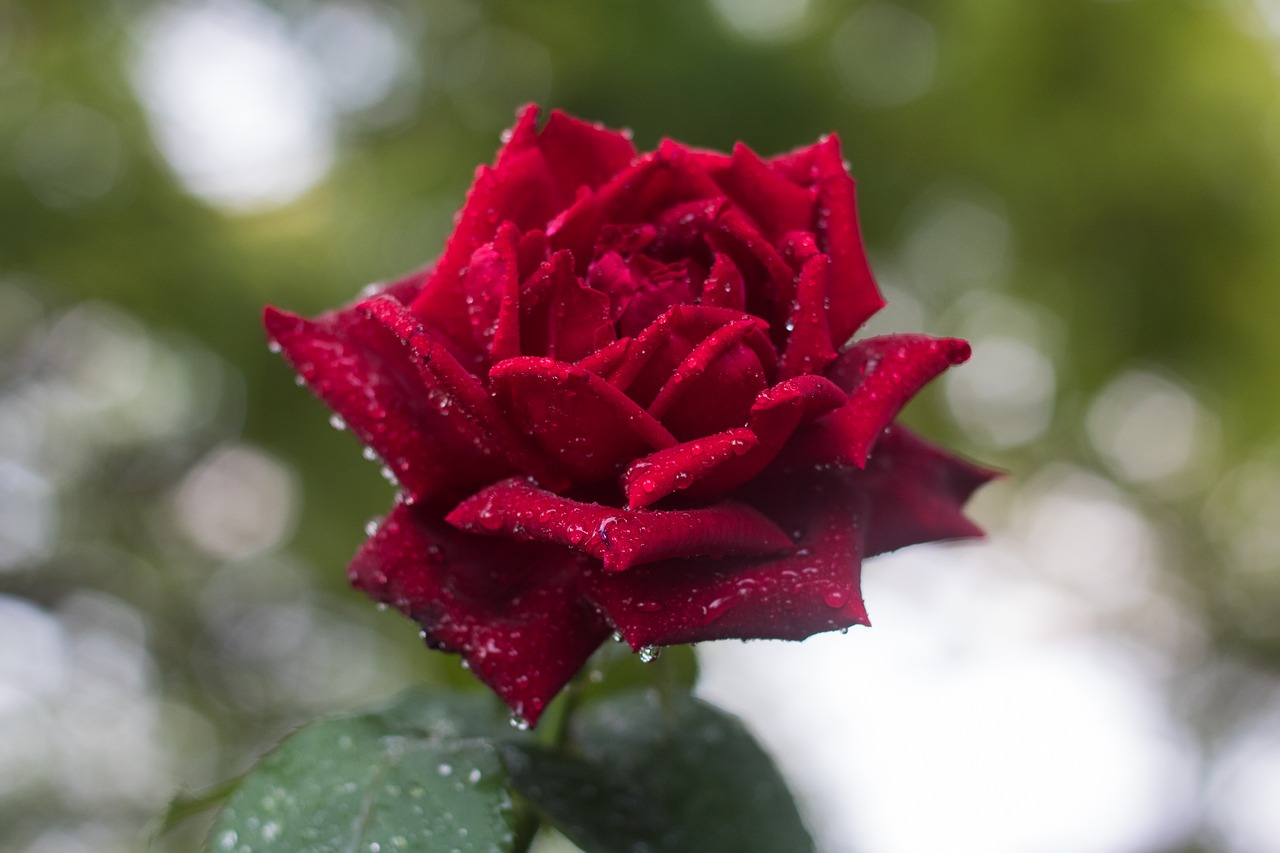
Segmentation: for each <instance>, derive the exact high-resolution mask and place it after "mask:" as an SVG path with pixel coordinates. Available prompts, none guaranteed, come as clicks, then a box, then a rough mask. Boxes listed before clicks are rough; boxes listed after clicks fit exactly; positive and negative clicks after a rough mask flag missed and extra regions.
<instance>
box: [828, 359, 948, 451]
mask: <svg viewBox="0 0 1280 853" xmlns="http://www.w3.org/2000/svg"><path fill="white" fill-rule="evenodd" d="M968 357H969V344H968V343H966V342H965V341H962V340H958V339H956V338H931V337H928V336H927V335H885V336H882V337H878V338H867V339H866V340H862V341H859V342H858V343H856V344H854V345H853V346H852V347H851V348H850V349H848V350H846V351H845V352H843V353H841V354H840V356H839V358H837V359H836V362H835V363H834V364H832V365H831V367H830V368H828V370H827V374H826V375H827V376H828V377H829V378H830V379H831V380H832V381H834V382H835V383H836V384H837V385H839V386H840V387H841V388H842V389H844V390H845V391H847V392H848V394H849V401H848V402H847V403H845V405H844V406H843V407H841V409H840V410H839V411H838V412H836V413H834V414H832V415H831V416H830V417H829V418H827V419H826V420H825V421H824V422H823V424H822V425H821V429H822V434H821V435H815V436H814V437H813V438H812V439H811V441H812V442H813V446H814V447H817V445H818V443H819V442H822V443H824V445H825V446H826V447H827V448H828V449H829V454H830V455H829V458H826V459H825V461H828V462H841V463H844V464H847V465H856V466H858V467H859V468H861V467H862V466H863V465H865V464H866V461H867V454H868V453H870V451H871V447H872V445H873V444H875V441H876V437H877V436H878V435H879V434H880V431H881V430H883V429H884V428H885V427H887V426H888V425H889V424H890V423H891V422H892V421H893V419H894V417H896V416H897V414H898V412H899V411H900V410H901V409H902V407H903V406H904V405H906V404H907V402H908V401H909V400H910V399H911V398H912V397H914V396H915V394H916V392H917V391H919V390H920V389H921V388H923V387H924V386H925V385H927V384H928V383H929V381H930V380H932V379H933V378H934V377H935V376H937V375H938V374H939V373H941V372H942V371H944V370H946V369H947V368H948V367H950V366H951V365H953V364H960V363H961V362H963V361H965V360H966V359H967V358H968Z"/></svg>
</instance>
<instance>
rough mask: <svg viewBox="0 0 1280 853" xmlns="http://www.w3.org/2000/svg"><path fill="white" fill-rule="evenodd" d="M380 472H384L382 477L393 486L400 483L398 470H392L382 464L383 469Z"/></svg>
mask: <svg viewBox="0 0 1280 853" xmlns="http://www.w3.org/2000/svg"><path fill="white" fill-rule="evenodd" d="M380 473H381V474H382V479H384V480H386V481H387V482H388V483H390V484H391V485H393V486H398V485H400V481H399V480H397V479H396V472H395V471H392V470H391V469H390V468H388V467H387V466H386V465H383V466H382V471H381V472H380Z"/></svg>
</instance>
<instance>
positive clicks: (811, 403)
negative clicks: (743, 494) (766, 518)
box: [686, 376, 846, 497]
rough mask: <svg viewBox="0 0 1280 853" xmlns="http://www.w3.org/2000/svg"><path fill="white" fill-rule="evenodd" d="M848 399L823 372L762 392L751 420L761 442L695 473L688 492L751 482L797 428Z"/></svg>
mask: <svg viewBox="0 0 1280 853" xmlns="http://www.w3.org/2000/svg"><path fill="white" fill-rule="evenodd" d="M845 399H846V398H845V395H844V394H843V392H841V391H840V389H839V388H837V387H836V386H835V385H834V384H833V383H832V382H830V381H828V380H827V379H824V378H822V377H821V376H797V377H795V378H793V379H787V380H784V381H782V382H779V383H778V384H777V385H775V386H773V387H772V388H769V389H767V390H766V391H764V392H762V393H761V394H760V396H759V397H757V398H756V402H755V404H754V405H753V406H752V407H751V415H750V423H749V427H750V429H751V431H752V432H753V433H754V434H755V436H756V438H757V440H758V443H757V444H756V445H755V446H754V447H750V448H748V449H747V451H746V452H744V453H742V454H741V455H736V456H734V457H733V458H731V459H726V460H725V461H724V463H723V464H721V465H719V466H717V467H716V468H714V469H710V470H707V471H706V472H705V473H702V474H701V475H700V477H698V478H695V477H693V476H692V474H691V476H690V481H691V482H689V484H688V486H687V487H686V488H687V489H688V494H689V495H691V496H695V497H707V496H712V495H722V494H726V493H727V492H730V491H732V490H733V489H736V488H738V487H739V486H741V485H743V484H744V483H747V482H749V481H750V480H751V479H752V478H754V477H755V476H756V475H758V474H759V473H760V472H761V471H763V470H764V469H765V468H766V467H767V466H768V465H769V464H770V463H771V462H773V460H774V459H775V458H776V457H777V456H778V454H779V453H780V452H781V451H782V449H783V447H784V446H786V444H787V442H789V441H790V440H791V437H792V435H793V434H794V433H795V432H796V430H798V429H799V428H800V427H802V426H804V425H806V424H809V423H812V422H813V421H815V420H816V419H818V418H820V417H822V416H823V415H825V414H827V413H829V412H831V411H832V410H835V409H838V408H839V407H840V406H841V405H842V404H843V403H844V401H845Z"/></svg>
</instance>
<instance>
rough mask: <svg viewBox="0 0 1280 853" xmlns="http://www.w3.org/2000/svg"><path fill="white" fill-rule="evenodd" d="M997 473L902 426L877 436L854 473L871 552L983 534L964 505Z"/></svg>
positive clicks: (873, 553)
mask: <svg viewBox="0 0 1280 853" xmlns="http://www.w3.org/2000/svg"><path fill="white" fill-rule="evenodd" d="M997 476H999V475H998V474H997V473H996V472H994V471H989V470H987V469H985V468H981V467H979V466H977V465H974V464H972V463H971V462H966V461H964V460H963V459H958V458H957V457H955V456H953V455H951V454H950V453H947V452H946V451H945V450H943V449H941V448H939V447H936V446H934V445H932V444H930V443H928V442H927V441H925V440H924V439H922V438H920V437H919V436H917V435H915V434H914V433H912V432H910V431H909V430H907V429H904V428H903V427H899V426H894V427H890V428H889V429H888V430H886V431H885V433H884V434H883V435H882V436H881V437H880V440H879V441H877V442H876V446H875V450H874V451H872V453H871V459H870V460H869V461H868V462H867V468H866V470H865V471H862V472H858V473H857V474H855V475H853V477H854V480H853V482H855V483H856V484H857V486H858V488H859V489H860V490H862V491H863V492H864V494H865V495H866V506H867V514H866V517H867V556H873V555H875V554H883V553H884V552H885V551H893V550H896V549H898V548H905V547H906V546H908V545H918V544H920V543H922V542H938V541H942V540H945V539H969V538H973V537H976V536H982V530H981V529H980V528H979V527H978V526H977V525H976V524H974V523H973V522H972V521H970V520H969V519H967V518H965V516H964V513H963V512H961V508H962V507H963V506H964V503H965V501H967V500H968V499H969V496H970V495H972V494H973V493H974V492H975V491H977V489H978V487H979V486H981V485H983V484H984V483H987V482H990V481H991V480H992V479H994V478H995V477H997Z"/></svg>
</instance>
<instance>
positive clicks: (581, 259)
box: [547, 187, 604, 276]
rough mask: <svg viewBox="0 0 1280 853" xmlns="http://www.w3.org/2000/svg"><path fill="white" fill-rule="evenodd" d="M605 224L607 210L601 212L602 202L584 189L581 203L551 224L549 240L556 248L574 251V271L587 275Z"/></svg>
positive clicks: (548, 234)
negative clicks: (601, 228) (594, 249)
mask: <svg viewBox="0 0 1280 853" xmlns="http://www.w3.org/2000/svg"><path fill="white" fill-rule="evenodd" d="M603 224H604V211H603V210H601V209H600V201H599V199H597V198H596V196H595V194H594V193H593V192H591V191H590V190H589V189H587V188H586V187H583V188H582V189H581V190H580V191H579V192H578V198H577V200H575V201H574V203H573V204H572V205H570V206H569V207H568V208H567V209H566V210H564V211H563V212H561V213H560V214H559V215H558V216H556V218H555V219H553V220H551V222H550V223H548V225H547V238H548V239H549V240H550V245H551V248H552V249H554V250H556V251H560V250H564V251H568V252H571V253H572V254H573V269H574V272H575V273H577V274H578V275H580V276H585V275H587V271H588V269H589V265H590V263H591V258H592V255H593V254H594V252H593V251H592V250H593V248H594V247H595V245H596V241H597V239H598V238H599V235H600V227H601V225H603Z"/></svg>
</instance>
